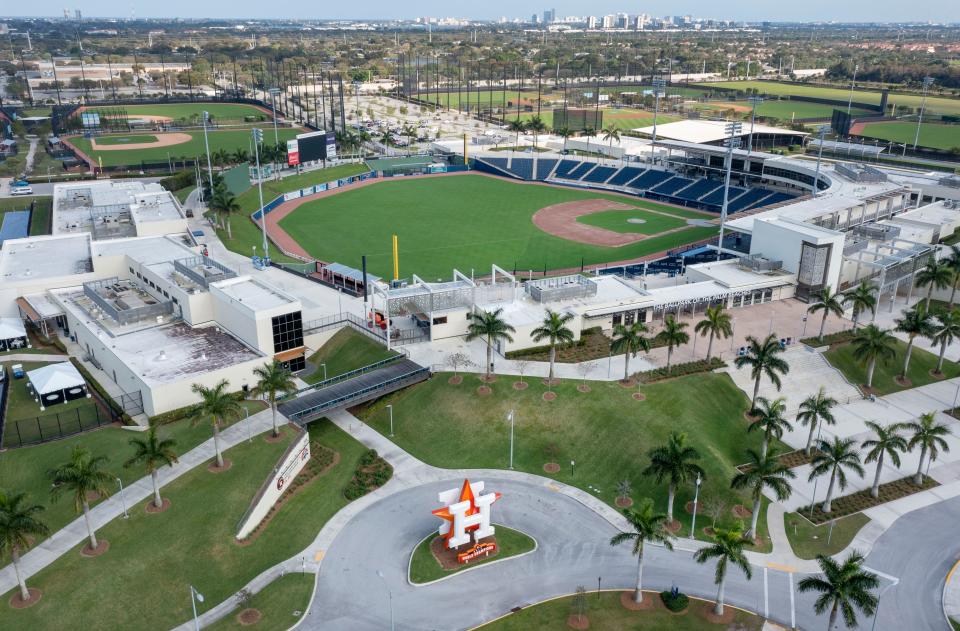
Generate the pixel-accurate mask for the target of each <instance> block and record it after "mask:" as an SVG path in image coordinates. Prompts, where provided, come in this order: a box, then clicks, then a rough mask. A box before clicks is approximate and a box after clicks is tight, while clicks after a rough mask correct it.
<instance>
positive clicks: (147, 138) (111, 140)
mask: <svg viewBox="0 0 960 631" xmlns="http://www.w3.org/2000/svg"><path fill="white" fill-rule="evenodd" d="M135 142H157V137H156V136H151V135H150V134H132V135H129V136H102V137H100V138H97V144H98V145H107V146H109V145H129V144H131V143H135Z"/></svg>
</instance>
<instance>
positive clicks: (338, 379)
mask: <svg viewBox="0 0 960 631" xmlns="http://www.w3.org/2000/svg"><path fill="white" fill-rule="evenodd" d="M406 356H407V355H406V353H401V352H397V354H396V355H394V356H392V357H388V358H386V359H381V360H380V361H378V362H374V363H372V364H367V365H366V366H361V367H360V368H355V369H353V370H348V371H347V372H344V373H340V374H339V375H334V376H333V377H330V378H329V379H324V380H323V381H318V382H317V383H315V384H312V385H309V386H307V387H306V388H301V389H300V390H297V391H296V392H291V393H290V394H287V395H284V396H283V397H280V398H278V399H277V401H278V402H279V401H289V400H290V399H295V398H297V397H299V396H302V395H304V394H306V393H307V392H315V391H317V390H323V389H324V388H329V387H330V386H332V385H335V384H338V383H343V382H344V381H349V380H350V379H353V378H354V377H358V376H360V375H363V374H366V373H368V372H373V371H374V370H378V369H380V368H383V367H384V366H386V365H387V364H392V363H393V362H395V361H397V360H400V359H404V358H406Z"/></svg>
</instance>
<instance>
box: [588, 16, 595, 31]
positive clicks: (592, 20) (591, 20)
mask: <svg viewBox="0 0 960 631" xmlns="http://www.w3.org/2000/svg"><path fill="white" fill-rule="evenodd" d="M587 28H597V18H596V17H594V16H592V15H591V16H590V17H588V18H587Z"/></svg>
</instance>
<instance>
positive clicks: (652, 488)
mask: <svg viewBox="0 0 960 631" xmlns="http://www.w3.org/2000/svg"><path fill="white" fill-rule="evenodd" d="M450 375H451V374H450V373H437V374H436V375H435V376H434V377H433V378H432V379H430V380H429V381H426V382H424V383H421V384H418V385H415V386H412V387H410V388H406V389H404V390H403V391H400V392H397V393H394V394H392V395H390V396H388V397H385V398H383V399H380V400H379V401H377V402H376V403H373V404H371V405H369V406H367V407H365V408H364V409H363V410H361V412H360V417H361V418H362V419H363V420H364V421H366V422H367V423H369V424H370V425H371V426H372V427H373V428H374V429H376V430H377V431H379V432H381V433H382V434H384V435H386V434H387V433H388V432H389V417H388V414H387V410H386V409H385V406H386V405H387V404H392V405H393V412H394V432H395V438H394V441H395V442H396V443H397V444H398V445H400V446H401V447H403V448H404V449H406V450H407V451H409V452H410V453H411V454H413V455H414V456H415V457H417V458H420V459H421V460H424V461H425V462H428V463H430V464H432V465H434V466H438V467H445V468H454V469H458V468H491V469H505V468H507V466H508V464H509V436H510V424H509V423H508V422H507V420H506V419H507V413H508V412H509V411H510V410H515V411H516V416H515V420H516V427H515V436H516V443H515V451H514V467H515V468H516V469H517V470H520V471H526V472H528V473H534V474H537V475H548V474H545V473H544V469H543V465H544V464H546V463H548V462H556V463H559V464H561V465H562V467H561V470H560V472H558V473H556V474H553V475H550V476H549V477H552V478H554V479H556V480H558V481H560V482H564V483H567V484H572V485H575V486H578V487H580V488H582V489H584V490H586V491H587V492H589V493H593V494H594V495H595V496H597V497H598V498H599V499H601V500H602V501H604V502H607V503H610V504H613V502H614V500H615V499H616V485H617V482H619V481H620V480H624V479H628V480H630V482H631V484H632V486H633V499H634V500H639V499H641V498H643V497H652V498H654V500H655V502H656V503H657V507H658V508H659V509H660V510H665V509H666V500H667V487H666V485H658V484H656V483H655V481H654V480H653V479H651V478H649V477H646V476H643V475H642V474H641V472H642V470H643V469H644V468H646V466H647V464H648V463H649V459H648V457H647V452H648V451H649V450H650V449H651V448H653V447H657V446H660V445H661V444H664V443H665V442H666V439H667V435H668V434H669V433H670V432H671V431H680V432H686V433H687V435H688V439H689V441H690V443H691V444H692V446H694V447H695V448H697V449H698V450H699V451H700V453H701V455H702V460H701V465H702V466H703V468H704V470H705V471H706V474H707V477H706V481H705V482H704V484H703V487H702V488H701V492H700V501H701V502H706V501H707V499H709V498H711V497H714V496H719V497H721V498H723V499H724V500H725V501H726V502H727V508H728V510H727V512H726V516H725V517H722V518H721V519H720V521H719V522H718V525H724V524H726V525H734V523H735V520H734V519H733V517H732V515H731V513H730V512H729V509H730V508H732V507H733V505H734V504H737V503H739V502H743V501H745V498H744V497H740V496H738V495H737V494H735V493H734V492H733V491H731V490H730V478H731V477H732V475H733V473H734V466H735V465H737V464H739V463H742V462H743V461H744V458H745V454H744V452H745V450H746V449H747V448H751V447H752V448H758V446H759V444H760V437H759V436H758V435H756V434H755V433H752V434H747V433H746V421H745V420H744V419H743V411H744V410H745V409H746V407H747V404H748V402H747V399H746V397H745V395H744V394H743V393H742V392H741V391H740V390H739V389H737V388H736V386H734V384H733V382H732V381H731V380H730V377H729V376H728V375H726V374H713V373H706V374H698V375H694V376H691V377H685V378H680V379H673V380H668V381H663V382H659V383H656V384H652V385H648V386H643V387H642V388H641V391H642V392H643V393H644V394H645V395H646V400H645V401H639V402H638V401H635V400H634V399H633V398H632V397H631V395H632V393H633V392H635V391H636V388H623V387H621V386H620V385H619V384H618V383H609V382H591V384H590V387H591V388H592V390H591V392H589V393H581V392H579V391H577V389H576V386H577V384H578V383H579V380H570V381H563V382H562V383H561V384H560V385H559V386H556V387H555V388H554V391H555V392H556V393H557V394H558V397H557V399H556V400H554V401H551V402H545V401H543V399H542V395H543V393H544V392H545V390H546V387H545V386H544V385H543V383H542V381H541V380H540V379H535V378H528V379H526V382H527V383H528V384H529V387H528V388H527V389H526V390H523V391H517V390H514V389H513V387H512V384H513V382H514V381H518V380H519V378H518V377H512V376H502V375H501V376H499V377H497V381H496V383H494V384H492V388H493V394H491V395H488V396H481V395H479V394H478V393H477V386H479V385H480V382H479V380H478V379H477V377H476V376H475V375H471V374H466V375H464V381H463V383H462V384H461V385H459V386H453V385H449V384H448V383H447V379H448V378H449V377H450ZM438 436H442V437H443V439H442V440H438V439H437V437H438ZM465 444H469V445H470V449H469V450H465V449H451V445H465ZM571 460H573V461H575V465H574V467H573V471H572V472H571V467H570V461H571ZM693 495H694V489H693V487H692V485H691V486H688V487H685V488H681V489H679V491H678V492H677V499H676V505H675V517H676V518H677V519H678V520H680V521H681V522H682V523H683V524H684V529H683V530H682V532H683V533H684V534H687V533H689V529H690V515H688V514H687V513H686V511H685V510H684V506H685V504H686V502H688V501H692V500H693ZM703 519H706V518H705V517H704V516H703V515H702V514H701V516H700V519H699V520H698V521H699V523H700V524H702V525H705V524H706V522H704V521H703ZM761 524H762V525H763V526H764V527H765V523H764V522H763V521H761ZM698 530H699V529H698ZM697 534H698V537H703V536H704V535H703V534H702V532H700V533H697Z"/></svg>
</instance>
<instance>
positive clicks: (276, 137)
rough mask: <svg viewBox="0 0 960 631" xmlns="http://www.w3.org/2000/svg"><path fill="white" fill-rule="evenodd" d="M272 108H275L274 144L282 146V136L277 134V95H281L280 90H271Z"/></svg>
mask: <svg viewBox="0 0 960 631" xmlns="http://www.w3.org/2000/svg"><path fill="white" fill-rule="evenodd" d="M267 92H269V93H270V106H271V107H272V108H273V144H275V145H279V144H280V134H279V132H277V95H278V94H280V88H270V89H269V90H267Z"/></svg>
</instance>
